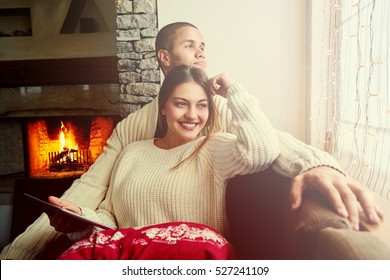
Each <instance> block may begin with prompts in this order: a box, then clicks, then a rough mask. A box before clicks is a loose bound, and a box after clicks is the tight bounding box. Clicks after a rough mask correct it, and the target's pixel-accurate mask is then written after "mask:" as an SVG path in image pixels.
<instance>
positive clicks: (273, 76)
mask: <svg viewBox="0 0 390 280" xmlns="http://www.w3.org/2000/svg"><path fill="white" fill-rule="evenodd" d="M157 2H158V25H159V27H162V26H164V25H166V24H168V23H170V22H174V21H188V22H191V23H193V24H195V25H196V26H197V27H198V28H199V29H200V30H201V32H202V34H203V36H204V39H205V41H206V50H207V57H208V61H209V70H208V71H209V74H210V75H214V74H217V73H220V72H226V73H228V74H229V75H230V76H231V77H232V78H234V79H236V80H238V81H240V82H241V83H242V84H243V85H244V86H245V87H246V88H247V89H248V90H249V91H250V92H252V93H253V94H255V95H256V96H257V97H258V98H259V100H260V101H261V107H262V108H263V110H264V111H265V113H266V115H267V116H268V117H269V119H270V120H271V122H272V123H273V125H274V126H275V127H276V128H279V129H281V130H283V131H287V132H290V133H291V134H293V135H294V136H295V137H297V138H298V139H300V140H303V141H306V122H307V119H308V118H307V112H306V67H307V65H306V63H307V59H306V36H307V33H306V18H307V17H306V13H307V11H306V5H307V4H306V1H305V0H294V1H286V0H273V1H269V0H246V1H233V0H213V1H209V0H186V1H182V0H158V1H157Z"/></svg>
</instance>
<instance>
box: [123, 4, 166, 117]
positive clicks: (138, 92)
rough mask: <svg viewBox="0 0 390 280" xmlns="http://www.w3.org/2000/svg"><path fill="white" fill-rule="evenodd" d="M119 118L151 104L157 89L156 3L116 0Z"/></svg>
mask: <svg viewBox="0 0 390 280" xmlns="http://www.w3.org/2000/svg"><path fill="white" fill-rule="evenodd" d="M116 11H117V31H116V40H117V52H118V57H119V62H118V70H119V83H120V92H121V98H120V99H121V102H120V113H121V116H122V117H125V116H127V115H128V114H130V113H132V112H134V111H136V110H138V109H140V108H141V107H142V106H144V105H146V104H147V103H149V102H151V101H152V100H153V99H154V98H155V97H156V95H157V93H158V90H159V88H160V71H159V66H158V62H157V59H156V55H155V47H154V42H155V37H156V35H157V32H158V24H157V0H116Z"/></svg>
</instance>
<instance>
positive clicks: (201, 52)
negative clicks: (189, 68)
mask: <svg viewBox="0 0 390 280" xmlns="http://www.w3.org/2000/svg"><path fill="white" fill-rule="evenodd" d="M196 57H203V58H205V57H206V53H205V51H204V49H202V48H198V49H197V51H196Z"/></svg>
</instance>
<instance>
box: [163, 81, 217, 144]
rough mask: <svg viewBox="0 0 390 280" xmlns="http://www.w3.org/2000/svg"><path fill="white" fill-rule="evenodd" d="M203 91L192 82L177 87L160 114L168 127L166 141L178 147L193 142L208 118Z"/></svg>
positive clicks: (206, 103) (206, 100)
mask: <svg viewBox="0 0 390 280" xmlns="http://www.w3.org/2000/svg"><path fill="white" fill-rule="evenodd" d="M208 107H209V103H208V99H207V95H206V92H205V90H204V89H203V88H202V87H201V86H200V85H198V84H196V83H194V82H188V83H183V84H180V85H178V86H177V87H176V88H175V89H174V91H173V92H172V94H171V95H170V97H169V98H168V100H167V102H166V104H165V107H164V108H163V109H162V110H161V113H162V114H163V115H165V117H166V120H167V125H168V130H167V134H166V139H167V140H168V141H169V142H170V144H171V145H174V146H178V145H182V144H185V143H188V142H191V141H193V140H195V139H196V138H197V137H198V135H199V133H200V132H201V131H202V129H203V127H204V126H205V124H206V122H207V119H208V117H209V108H208Z"/></svg>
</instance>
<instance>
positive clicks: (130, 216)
mask: <svg viewBox="0 0 390 280" xmlns="http://www.w3.org/2000/svg"><path fill="white" fill-rule="evenodd" d="M228 106H229V108H230V109H231V112H232V117H233V122H232V123H233V128H234V129H233V130H234V131H235V132H236V133H237V135H235V134H231V133H217V134H215V135H213V136H212V137H211V138H210V139H209V141H207V142H206V144H205V145H204V146H203V147H202V148H201V150H200V151H199V153H198V154H197V155H196V157H195V158H192V159H190V160H188V161H186V162H184V163H183V164H182V165H180V166H179V167H178V168H177V169H174V170H172V168H173V167H175V166H177V165H178V164H179V163H181V162H182V161H183V160H184V159H186V158H188V157H189V156H190V155H191V154H192V153H193V151H194V150H195V149H196V148H197V147H198V146H199V145H200V144H201V143H202V141H203V140H204V138H205V137H204V136H203V137H200V138H198V139H197V140H195V141H192V142H190V143H186V144H184V145H181V146H178V147H175V148H172V149H169V150H165V149H160V148H158V147H157V146H155V144H154V139H149V140H143V141H137V142H133V143H130V144H129V145H128V146H126V147H125V148H124V150H123V152H122V153H121V155H120V156H119V158H118V161H117V163H116V164H115V167H114V169H113V172H112V176H111V180H110V187H109V189H108V192H107V196H106V198H105V200H104V201H103V202H102V203H101V204H100V206H99V208H98V210H97V211H96V212H94V211H91V209H86V208H84V209H83V215H84V216H87V217H90V218H92V219H94V220H98V221H100V222H103V223H106V224H107V225H111V226H113V227H120V228H128V227H143V226H147V225H153V224H158V223H165V222H175V221H185V222H196V223H202V224H206V225H208V226H211V227H213V228H215V229H216V230H218V231H220V232H222V233H225V224H226V223H225V189H226V182H227V180H228V179H230V178H232V177H234V176H236V175H243V174H249V173H254V172H258V171H261V170H264V169H266V168H268V167H269V166H270V165H271V163H272V162H273V161H274V160H275V159H276V158H277V157H278V155H279V142H278V140H277V136H276V134H275V133H274V131H273V129H272V127H271V125H270V123H269V121H268V120H267V118H266V117H265V116H264V114H263V113H262V112H261V111H260V109H259V106H258V102H257V100H256V99H255V98H254V97H253V96H250V95H249V94H247V93H246V92H245V91H241V92H238V91H229V92H228Z"/></svg>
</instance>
